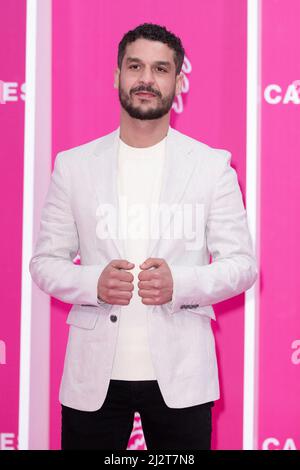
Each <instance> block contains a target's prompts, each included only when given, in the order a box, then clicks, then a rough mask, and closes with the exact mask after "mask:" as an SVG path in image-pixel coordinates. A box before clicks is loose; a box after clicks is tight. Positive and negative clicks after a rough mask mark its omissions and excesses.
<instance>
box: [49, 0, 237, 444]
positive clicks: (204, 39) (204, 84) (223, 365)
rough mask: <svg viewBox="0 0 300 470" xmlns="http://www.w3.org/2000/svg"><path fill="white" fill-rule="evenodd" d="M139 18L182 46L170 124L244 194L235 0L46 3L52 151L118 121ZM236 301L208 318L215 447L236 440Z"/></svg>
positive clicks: (56, 339)
mask: <svg viewBox="0 0 300 470" xmlns="http://www.w3.org/2000/svg"><path fill="white" fill-rule="evenodd" d="M129 12H130V15H129ZM143 22H154V23H158V24H162V25H165V26H166V27H167V28H168V29H170V30H171V31H174V32H175V34H178V35H179V36H180V37H181V38H182V41H183V44H184V47H185V50H186V57H187V62H186V65H187V67H186V69H187V72H186V77H187V81H188V83H189V90H188V91H187V93H184V94H183V112H182V113H175V112H174V111H173V116H172V121H171V125H172V126H173V127H175V128H177V129H178V130H180V131H181V132H183V133H186V134H187V135H190V136H192V137H195V138H196V139H199V140H201V141H203V142H205V143H208V144H210V145H212V146H215V147H219V148H226V149H230V151H231V152H232V155H233V156H232V162H233V166H234V167H235V168H236V169H237V171H238V176H239V181H240V184H241V187H242V189H243V191H244V190H245V124H246V122H245V116H246V114H245V110H246V54H245V51H246V1H245V0H230V2H228V0H213V1H212V0H202V1H201V2H199V1H198V0H193V1H190V2H188V4H186V3H184V2H182V1H179V0H176V1H174V0H172V2H171V1H164V2H153V1H148V0H147V1H143V2H140V1H136V0H130V1H127V2H110V1H109V0H101V2H99V0H90V1H89V2H88V9H87V7H86V3H84V2H82V1H81V0H53V158H55V155H56V153H57V152H58V151H60V150H63V149H66V148H70V147H72V146H76V145H79V144H81V143H84V142H86V141H88V140H91V139H94V138H97V137H99V136H101V135H103V134H105V133H108V132H110V131H111V130H113V129H114V128H116V127H117V126H118V125H119V108H120V107H119V101H118V95H117V91H116V90H115V89H114V88H113V71H114V68H115V67H116V62H117V47H118V42H119V41H120V40H121V38H122V36H123V34H124V33H125V32H126V31H128V30H129V29H132V28H134V27H135V26H137V25H138V24H140V23H143ZM189 63H190V65H191V68H192V70H191V71H189V68H190V67H189ZM83 117H84V118H83ZM243 304H244V295H240V296H238V297H236V298H234V299H232V300H229V301H226V302H223V303H222V304H219V305H217V307H216V315H217V318H218V322H217V323H216V324H214V325H213V327H214V330H215V333H216V341H217V356H218V361H219V367H220V385H221V391H222V399H221V400H218V401H217V402H216V404H215V407H214V408H213V415H214V418H213V421H214V424H213V427H214V432H213V447H214V448H218V449H235V448H236V449H238V448H241V447H242V413H243V354H244V351H243V334H244V333H243V328H244V320H243ZM69 309H70V306H66V305H63V304H62V303H60V302H58V301H56V300H55V301H53V303H52V313H51V319H52V329H51V331H52V333H51V334H52V345H53V347H52V350H51V357H52V364H51V384H52V385H51V386H52V389H51V448H59V445H60V442H59V439H60V436H59V432H60V406H59V404H58V399H57V397H58V389H59V382H60V376H61V373H62V366H63V357H64V351H65V345H66V339H67V325H66V324H65V319H66V314H67V311H68V310H69ZM215 423H216V424H215ZM136 435H137V436H139V435H138V433H137V434H136ZM139 437H140V436H139ZM130 445H133V443H132V441H131V443H130Z"/></svg>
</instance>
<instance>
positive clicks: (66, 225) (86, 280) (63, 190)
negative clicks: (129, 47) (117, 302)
mask: <svg viewBox="0 0 300 470" xmlns="http://www.w3.org/2000/svg"><path fill="white" fill-rule="evenodd" d="M63 157H64V152H61V153H58V154H57V157H56V159H55V164H54V169H53V173H52V175H51V180H50V185H49V189H48V193H47V196H46V200H45V203H44V206H43V209H42V214H41V222H40V229H39V233H38V238H37V242H36V244H35V248H34V252H33V256H32V257H31V259H30V263H29V271H30V274H31V277H32V279H33V281H34V282H35V283H36V284H37V286H38V287H39V288H40V289H41V290H43V291H44V292H45V293H47V294H49V295H51V296H53V297H56V298H57V299H59V300H62V301H63V302H67V303H71V304H85V305H92V306H96V307H99V308H101V307H104V308H106V307H108V306H109V304H106V303H101V304H100V303H99V302H98V299H97V283H98V278H99V276H100V274H101V272H102V270H103V269H104V267H105V266H104V265H77V264H75V263H73V259H74V258H75V256H76V254H77V253H78V251H79V237H78V232H77V227H76V222H75V220H74V217H73V214H72V210H71V204H70V194H69V184H68V178H67V177H66V171H65V169H64V161H63ZM100 305H101V307H100Z"/></svg>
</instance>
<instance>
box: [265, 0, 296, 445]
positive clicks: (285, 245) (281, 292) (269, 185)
mask: <svg viewBox="0 0 300 470" xmlns="http://www.w3.org/2000/svg"><path fill="white" fill-rule="evenodd" d="M262 6H263V9H262V20H263V29H262V92H263V95H264V96H265V98H264V96H263V97H262V128H261V133H262V139H261V140H262V142H261V181H262V183H261V198H260V208H261V209H260V210H261V218H260V225H261V227H260V245H261V257H260V263H261V295H260V337H259V338H260V344H259V349H260V368H259V447H260V448H262V447H264V448H270V449H284V448H286V449H289V448H295V447H296V448H297V449H300V428H299V423H300V402H299V397H300V380H299V373H300V315H299V312H300V295H299V272H298V267H299V265H300V253H299V240H300V224H299V219H298V216H299V213H300V202H299V201H300V160H299V154H300V133H299V129H300V94H299V90H300V87H299V84H300V80H299V79H300V62H299V19H300V2H299V0H289V2H284V1H283V0H280V1H274V0H264V1H263V2H262ZM297 80H298V81H299V83H297V82H296V85H295V87H296V91H297V93H295V94H293V93H291V96H292V97H293V98H294V100H293V101H288V102H287V103H284V102H283V100H284V97H285V95H286V92H287V90H288V87H289V86H290V85H291V84H293V83H294V82H295V81H297ZM269 85H277V86H279V87H280V88H281V90H282V91H281V92H279V91H277V92H276V91H273V92H271V98H272V99H274V98H277V97H281V101H280V102H279V103H278V104H271V103H270V102H269V101H270V100H269V98H268V94H267V92H266V90H268V88H267V87H268V86H269ZM297 97H298V100H297ZM266 98H267V100H266Z"/></svg>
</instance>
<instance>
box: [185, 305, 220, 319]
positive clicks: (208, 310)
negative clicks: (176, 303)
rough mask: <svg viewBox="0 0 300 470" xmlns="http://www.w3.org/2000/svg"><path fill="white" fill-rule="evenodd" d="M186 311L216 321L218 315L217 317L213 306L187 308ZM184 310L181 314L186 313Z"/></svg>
mask: <svg viewBox="0 0 300 470" xmlns="http://www.w3.org/2000/svg"><path fill="white" fill-rule="evenodd" d="M184 310H188V311H189V312H194V313H196V314H197V315H199V314H200V315H205V316H207V317H209V318H211V319H212V320H216V315H215V312H214V309H213V308H212V306H211V305H207V306H205V307H194V308H189V307H188V308H186V309H184ZM184 310H180V311H181V312H182V311H184Z"/></svg>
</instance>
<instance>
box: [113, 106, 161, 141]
mask: <svg viewBox="0 0 300 470" xmlns="http://www.w3.org/2000/svg"><path fill="white" fill-rule="evenodd" d="M169 118H170V115H169V113H168V114H166V115H165V116H163V117H162V118H160V119H152V120H145V121H143V120H140V119H133V118H131V117H130V116H129V115H128V114H127V113H126V114H123V113H122V115H121V121H120V139H121V140H123V142H125V144H127V145H130V146H131V147H140V148H143V147H151V146H152V145H155V144H157V143H158V142H160V141H161V140H162V139H164V138H165V137H166V135H167V133H168V129H169V126H170V119H169Z"/></svg>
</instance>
